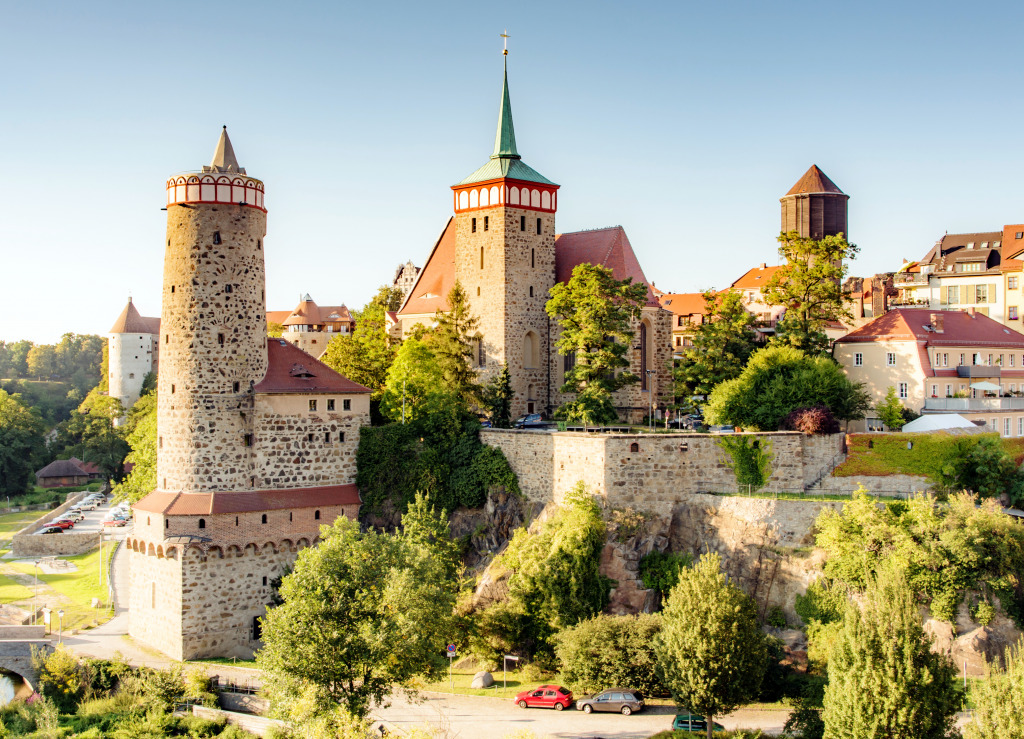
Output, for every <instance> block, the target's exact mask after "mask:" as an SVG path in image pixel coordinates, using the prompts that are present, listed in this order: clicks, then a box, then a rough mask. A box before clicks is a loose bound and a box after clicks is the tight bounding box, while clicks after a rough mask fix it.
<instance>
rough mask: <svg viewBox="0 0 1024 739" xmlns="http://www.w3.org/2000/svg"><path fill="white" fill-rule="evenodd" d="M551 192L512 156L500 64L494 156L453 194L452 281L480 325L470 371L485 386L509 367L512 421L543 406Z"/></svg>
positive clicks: (551, 266) (551, 273)
mask: <svg viewBox="0 0 1024 739" xmlns="http://www.w3.org/2000/svg"><path fill="white" fill-rule="evenodd" d="M558 188H559V186H558V185H556V184H555V183H554V182H552V181H551V180H549V179H547V178H546V177H544V176H542V175H541V174H540V173H538V172H537V171H536V170H534V169H533V168H531V167H529V166H528V165H527V164H526V163H525V162H523V160H522V157H521V156H520V155H519V152H518V150H517V149H516V136H515V129H514V127H513V125H512V105H511V102H510V100H509V92H508V67H507V57H506V67H505V74H504V81H503V84H502V90H501V104H500V108H499V112H498V130H497V134H496V136H495V139H494V152H493V153H492V154H491V157H490V159H489V160H488V161H487V163H486V164H484V165H483V166H482V167H480V168H479V169H478V170H476V171H475V172H474V173H473V174H471V175H470V176H469V177H467V178H466V179H464V180H462V181H461V182H459V183H458V184H457V185H453V186H452V191H453V193H454V198H453V204H454V208H455V222H454V227H455V230H456V233H455V239H456V246H455V277H456V279H457V280H458V281H459V282H460V283H461V284H462V287H463V289H464V290H465V291H466V294H467V295H468V296H469V302H470V305H471V306H472V312H473V314H474V315H476V316H477V317H479V319H480V343H479V345H478V348H477V351H476V354H477V356H476V357H475V359H476V364H477V366H478V367H479V368H480V371H481V375H482V379H487V378H489V377H491V376H493V375H494V374H495V373H496V372H497V371H498V370H499V369H500V368H501V366H502V364H503V363H504V362H508V365H509V372H510V374H511V378H512V388H513V391H514V395H513V401H512V415H513V417H515V416H517V415H519V414H522V413H532V412H541V411H543V410H545V409H546V408H547V406H548V403H549V397H548V395H549V393H548V384H549V383H548V376H547V357H548V355H549V352H550V342H551V337H550V328H549V327H550V323H549V321H548V318H547V314H546V313H545V312H544V305H545V303H546V302H547V300H548V297H549V296H548V291H549V290H550V289H551V287H552V286H553V285H554V282H555V211H556V210H557V205H558Z"/></svg>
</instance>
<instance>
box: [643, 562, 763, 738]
mask: <svg viewBox="0 0 1024 739" xmlns="http://www.w3.org/2000/svg"><path fill="white" fill-rule="evenodd" d="M654 644H655V653H656V654H657V655H658V661H659V663H660V664H661V668H662V671H663V673H664V681H665V687H667V688H668V689H669V691H670V692H671V693H672V698H673V700H675V702H676V705H677V706H679V707H681V708H686V709H689V710H690V711H693V712H695V713H699V714H701V715H702V716H704V717H705V718H706V719H707V722H708V739H710V738H711V731H712V723H713V719H714V717H716V716H721V715H722V714H724V713H728V712H729V711H731V710H733V709H734V708H736V707H737V706H739V705H742V704H743V703H745V702H747V701H749V700H751V699H753V698H754V697H755V696H756V695H757V693H758V690H760V687H761V680H762V678H763V677H764V671H765V664H766V662H767V647H766V645H765V639H764V635H763V634H762V633H761V627H760V625H759V624H758V621H757V609H756V606H755V605H754V601H753V599H751V598H750V596H748V595H747V594H746V593H744V592H743V591H742V590H740V589H739V588H737V587H736V586H735V585H733V584H731V583H730V582H729V581H728V579H727V578H726V576H725V575H724V574H723V573H722V559H721V557H720V556H719V555H718V554H705V555H704V556H703V557H701V558H700V559H699V560H698V561H697V563H696V564H695V565H693V567H689V568H685V569H683V570H682V571H681V572H680V573H679V582H678V583H677V584H676V586H675V587H674V588H672V590H671V592H670V593H669V596H668V601H667V602H666V604H665V608H664V610H663V611H662V627H661V633H659V634H658V636H657V637H656V639H655V642H654Z"/></svg>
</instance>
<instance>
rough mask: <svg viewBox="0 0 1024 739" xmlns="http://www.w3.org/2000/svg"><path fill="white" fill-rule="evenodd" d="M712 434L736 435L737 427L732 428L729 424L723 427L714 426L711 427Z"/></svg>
mask: <svg viewBox="0 0 1024 739" xmlns="http://www.w3.org/2000/svg"><path fill="white" fill-rule="evenodd" d="M711 433H713V434H735V433H736V427H735V426H730V425H728V424H726V425H723V426H712V427H711Z"/></svg>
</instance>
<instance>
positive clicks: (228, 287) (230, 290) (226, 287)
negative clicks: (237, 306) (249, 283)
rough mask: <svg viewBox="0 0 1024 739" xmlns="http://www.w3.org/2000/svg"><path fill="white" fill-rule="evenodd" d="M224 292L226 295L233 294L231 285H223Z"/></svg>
mask: <svg viewBox="0 0 1024 739" xmlns="http://www.w3.org/2000/svg"><path fill="white" fill-rule="evenodd" d="M224 292H226V293H230V292H234V288H233V287H232V286H231V285H225V286H224Z"/></svg>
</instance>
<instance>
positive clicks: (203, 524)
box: [199, 518, 206, 529]
mask: <svg viewBox="0 0 1024 739" xmlns="http://www.w3.org/2000/svg"><path fill="white" fill-rule="evenodd" d="M199 528H201V529H205V528H206V519H205V518H200V519H199Z"/></svg>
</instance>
